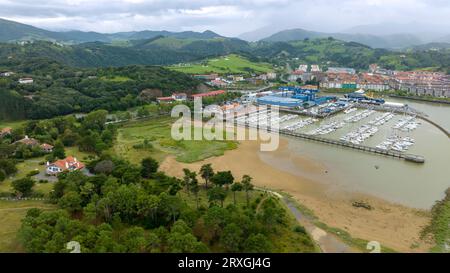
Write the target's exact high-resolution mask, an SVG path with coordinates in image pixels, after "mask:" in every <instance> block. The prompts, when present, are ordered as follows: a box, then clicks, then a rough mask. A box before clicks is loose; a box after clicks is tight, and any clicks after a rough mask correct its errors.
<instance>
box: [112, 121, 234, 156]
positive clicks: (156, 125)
mask: <svg viewBox="0 0 450 273" xmlns="http://www.w3.org/2000/svg"><path fill="white" fill-rule="evenodd" d="M173 121H174V120H173V119H171V118H158V119H153V120H147V121H137V122H131V123H128V124H126V125H124V126H123V127H121V128H119V130H118V136H117V140H116V143H115V144H114V147H113V152H114V153H116V154H117V155H119V156H121V157H123V158H126V159H128V160H129V161H130V162H132V163H135V164H139V163H140V161H141V160H142V159H143V158H145V157H148V156H151V157H153V158H155V159H157V160H159V161H162V160H163V159H164V158H165V157H166V156H167V155H175V156H176V159H177V160H178V161H180V162H186V163H191V162H195V161H199V160H203V159H205V158H209V157H213V156H220V155H223V153H224V152H225V151H226V150H231V149H235V148H236V147H237V143H236V142H233V141H206V140H199V141H194V140H192V141H188V140H181V141H176V140H173V139H172V137H171V136H170V132H171V125H172V123H173ZM144 141H147V142H148V143H149V144H150V145H148V146H150V147H140V148H136V146H137V145H142V144H143V143H144Z"/></svg>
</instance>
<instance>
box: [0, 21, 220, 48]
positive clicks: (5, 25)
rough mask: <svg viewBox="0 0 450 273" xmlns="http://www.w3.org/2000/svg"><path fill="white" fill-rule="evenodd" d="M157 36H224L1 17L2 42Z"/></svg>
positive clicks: (190, 37) (126, 38)
mask: <svg viewBox="0 0 450 273" xmlns="http://www.w3.org/2000/svg"><path fill="white" fill-rule="evenodd" d="M157 36H165V37H175V38H178V39H213V38H224V37H223V36H221V35H219V34H217V33H215V32H213V31H210V30H207V31H204V32H194V31H183V32H170V31H152V30H144V31H131V32H117V33H99V32H93V31H90V32H84V31H78V30H75V31H65V32H56V31H49V30H44V29H40V28H37V27H33V26H30V25H26V24H22V23H18V22H14V21H9V20H5V19H1V18H0V42H13V41H24V40H26V41H28V40H47V41H57V42H68V43H86V42H105V43H110V42H113V41H117V40H119V41H120V40H141V39H151V38H154V37H157Z"/></svg>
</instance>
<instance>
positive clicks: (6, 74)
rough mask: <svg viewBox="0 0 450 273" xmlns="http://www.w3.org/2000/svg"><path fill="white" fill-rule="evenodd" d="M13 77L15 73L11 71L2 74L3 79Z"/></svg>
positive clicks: (0, 73) (0, 74)
mask: <svg viewBox="0 0 450 273" xmlns="http://www.w3.org/2000/svg"><path fill="white" fill-rule="evenodd" d="M12 75H14V72H11V71H5V72H0V76H1V77H10V76H12Z"/></svg>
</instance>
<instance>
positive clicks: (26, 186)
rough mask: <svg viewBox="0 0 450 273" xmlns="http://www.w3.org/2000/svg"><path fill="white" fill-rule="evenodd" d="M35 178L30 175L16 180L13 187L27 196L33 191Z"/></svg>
mask: <svg viewBox="0 0 450 273" xmlns="http://www.w3.org/2000/svg"><path fill="white" fill-rule="evenodd" d="M34 183H35V182H34V180H33V179H31V178H30V177H26V178H22V179H18V180H14V181H13V182H12V184H11V185H12V187H13V189H14V190H15V191H16V192H19V193H21V194H22V196H23V197H26V196H28V195H30V194H31V193H32V191H33V190H32V188H33V186H34Z"/></svg>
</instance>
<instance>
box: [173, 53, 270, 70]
mask: <svg viewBox="0 0 450 273" xmlns="http://www.w3.org/2000/svg"><path fill="white" fill-rule="evenodd" d="M168 68H169V69H171V70H175V71H178V72H183V73H187V74H208V73H218V74H251V73H267V72H270V71H272V70H273V67H272V65H271V64H268V63H255V62H252V61H250V60H248V59H246V58H244V57H241V56H239V55H235V54H231V55H228V56H225V57H220V58H214V59H209V60H207V61H204V62H202V63H196V64H184V65H176V66H170V67H168Z"/></svg>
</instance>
